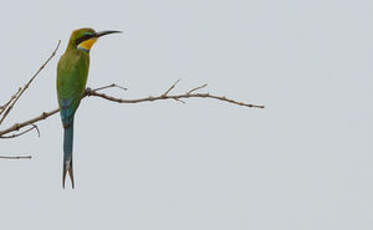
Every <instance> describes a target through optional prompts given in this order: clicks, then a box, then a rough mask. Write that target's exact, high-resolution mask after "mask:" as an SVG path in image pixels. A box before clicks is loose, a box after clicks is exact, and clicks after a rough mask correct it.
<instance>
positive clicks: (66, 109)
mask: <svg viewBox="0 0 373 230" xmlns="http://www.w3.org/2000/svg"><path fill="white" fill-rule="evenodd" d="M112 33H120V31H103V32H96V31H94V30H93V29H90V28H83V29H78V30H75V31H73V32H72V34H71V36H70V40H69V44H68V45H67V48H66V51H65V53H64V54H63V55H62V56H61V58H60V60H59V62H58V66H57V97H58V104H59V107H60V115H61V119H62V124H63V128H64V139H63V152H64V155H63V175H62V186H63V188H65V180H66V174H67V173H69V175H70V179H71V185H72V188H74V175H73V159H72V152H73V133H74V131H73V130H74V115H75V112H76V110H77V108H78V107H79V104H80V100H81V99H82V97H83V96H84V91H85V87H86V83H87V76H88V69H89V51H90V49H91V47H92V46H93V44H94V43H95V42H96V41H97V39H98V38H99V37H101V36H104V35H107V34H112Z"/></svg>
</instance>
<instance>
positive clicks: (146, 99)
mask: <svg viewBox="0 0 373 230" xmlns="http://www.w3.org/2000/svg"><path fill="white" fill-rule="evenodd" d="M87 96H96V97H101V98H104V99H106V100H109V101H113V102H117V103H126V104H134V103H141V102H153V101H159V100H168V99H173V100H176V101H177V100H180V99H182V98H196V97H199V98H213V99H216V100H220V101H225V102H228V103H232V104H235V105H239V106H245V107H250V108H258V109H264V108H265V106H264V105H255V104H248V103H244V102H239V101H235V100H233V99H229V98H226V97H225V96H215V95H210V94H209V93H191V94H187V93H185V94H176V95H166V96H165V95H164V94H162V95H161V96H158V97H151V96H150V97H143V98H138V99H122V98H116V97H112V96H108V95H106V94H103V93H97V92H94V91H92V92H90V93H89V94H88V95H87ZM0 134H1V133H0Z"/></svg>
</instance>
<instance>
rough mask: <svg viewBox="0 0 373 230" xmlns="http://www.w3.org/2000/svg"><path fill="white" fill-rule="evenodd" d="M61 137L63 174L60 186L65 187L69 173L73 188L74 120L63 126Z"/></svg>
mask: <svg viewBox="0 0 373 230" xmlns="http://www.w3.org/2000/svg"><path fill="white" fill-rule="evenodd" d="M64 133H65V134H64V139H63V153H64V154H63V175H62V187H63V188H65V180H66V174H67V173H69V176H70V179H71V185H72V188H74V174H73V137H74V121H72V122H71V124H70V125H68V126H67V127H64Z"/></svg>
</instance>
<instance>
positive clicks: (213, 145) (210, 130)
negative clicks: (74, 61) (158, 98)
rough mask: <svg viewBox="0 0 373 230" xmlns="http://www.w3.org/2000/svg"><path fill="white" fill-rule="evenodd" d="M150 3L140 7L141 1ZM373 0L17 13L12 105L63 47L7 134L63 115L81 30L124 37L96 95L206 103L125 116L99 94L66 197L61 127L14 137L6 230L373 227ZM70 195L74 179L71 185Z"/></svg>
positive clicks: (4, 204)
mask: <svg viewBox="0 0 373 230" xmlns="http://www.w3.org/2000/svg"><path fill="white" fill-rule="evenodd" d="M135 2H136V3H135ZM372 10H373V2H372V1H362V0H358V1H332V0H323V1H321V0H315V1H295V0H293V1H290V0H289V1H282V0H281V1H275V0H268V1H162V0H161V1H131V3H130V2H128V1H109V0H106V1H95V2H92V1H89V2H88V1H59V2H53V1H50V2H47V1H29V2H22V3H20V2H14V1H13V2H12V3H11V2H7V3H6V4H2V7H1V9H0V21H1V27H2V34H1V43H0V50H1V51H2V52H1V55H0V60H1V63H2V65H1V66H2V80H1V84H0V102H1V101H5V99H7V98H8V97H9V96H10V95H12V94H13V93H14V92H15V90H16V89H17V87H19V86H20V85H22V84H23V83H24V82H25V81H26V80H27V79H28V78H29V77H30V76H31V75H32V74H33V73H34V72H35V71H36V70H37V68H38V67H39V66H40V64H41V63H42V62H43V61H44V60H45V59H46V58H47V57H48V55H49V54H50V53H51V51H52V50H53V49H54V47H55V45H56V43H57V40H59V39H61V40H62V47H61V49H60V50H59V51H58V57H57V58H55V59H54V60H53V61H52V62H51V63H50V64H49V65H48V66H47V68H46V69H45V70H44V71H43V72H42V74H40V76H39V77H38V79H37V80H36V81H35V83H34V84H33V86H32V87H31V88H30V90H29V91H28V92H27V94H26V95H25V97H24V98H23V99H22V101H20V103H19V104H18V106H17V108H16V109H15V110H14V111H13V113H12V115H11V119H9V120H8V121H7V123H6V125H10V124H12V122H15V121H22V120H24V119H26V118H30V117H32V116H34V115H37V114H39V113H40V112H42V111H47V110H50V109H54V108H55V107H56V92H55V78H56V63H57V60H58V58H59V56H60V55H61V54H62V53H63V51H64V49H65V46H66V43H67V40H68V38H69V36H70V33H71V31H72V30H73V29H76V28H80V27H86V26H89V27H93V28H95V29H96V30H106V29H116V30H123V31H124V33H123V34H122V35H115V36H114V35H113V36H107V37H104V38H102V39H101V40H100V41H99V42H98V43H97V44H96V45H95V47H94V48H93V50H92V52H91V68H90V74H89V80H88V85H89V86H91V87H95V86H102V85H105V84H109V83H112V82H115V83H118V84H121V85H123V86H126V87H128V88H129V91H128V92H121V91H116V90H111V91H110V93H111V94H113V95H117V96H123V97H131V98H132V97H140V96H149V95H156V94H159V93H161V92H162V91H164V90H165V89H166V88H167V87H169V86H170V84H172V83H173V82H174V81H175V80H177V79H179V78H181V79H182V82H181V83H180V85H178V87H177V88H176V90H175V92H185V91H186V90H187V89H189V88H191V87H194V86H197V85H201V84H203V83H208V84H209V87H208V90H207V91H208V92H210V93H215V94H218V95H225V96H229V97H232V98H234V99H240V100H243V101H247V102H252V103H258V104H265V105H266V106H267V108H266V109H265V110H257V109H247V108H242V107H237V106H233V105H230V104H226V103H222V102H216V101H212V100H205V99H194V100H188V101H187V104H185V105H184V104H180V103H175V102H174V101H168V102H154V103H146V104H138V105H119V104H115V103H110V102H107V101H103V100H100V99H98V98H89V99H87V100H84V101H83V103H82V104H81V106H80V108H79V111H78V113H77V116H76V120H75V127H76V128H75V139H74V173H75V179H76V189H75V190H73V191H72V190H71V189H65V190H63V189H62V186H61V177H62V175H61V174H62V127H61V123H60V118H59V116H53V117H52V118H49V119H48V120H47V121H44V122H41V123H40V124H39V127H40V131H41V138H37V136H36V135H35V134H33V133H30V134H28V135H27V136H24V137H21V138H18V139H14V140H5V141H4V140H1V141H0V153H1V154H21V153H31V154H32V155H33V159H32V160H31V161H30V160H19V161H7V160H1V161H0V183H1V192H0V195H1V196H0V216H1V228H2V229H25V228H30V227H31V228H32V229H34V228H35V229H36V228H37V229H67V228H71V229H162V230H165V229H178V230H179V229H185V230H187V229H188V230H190V229H201V230H202V229H203V230H206V229H230V230H233V229H284V230H285V229H286V230H289V229H294V230H299V229H318V230H320V229H372V228H373V198H372V194H373V185H372V183H373V166H372V165H373V164H372V162H373V156H372V144H371V143H372V142H371V137H372V134H373V133H372V130H373V122H372V116H373V109H372V106H371V104H372V102H371V99H372V92H373V80H372V75H373V69H372V64H371V63H372V58H373V56H372V53H373V43H372V41H373V33H372V21H373V16H372ZM68 187H70V184H69V183H68Z"/></svg>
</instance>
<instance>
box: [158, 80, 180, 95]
mask: <svg viewBox="0 0 373 230" xmlns="http://www.w3.org/2000/svg"><path fill="white" fill-rule="evenodd" d="M180 81H181V79H178V80H177V81H176V82H175V83H174V84H173V85H171V87H170V88H168V89H167V90H166V92H164V93H163V94H162V96H163V97H165V96H167V94H168V93H169V92H171V90H173V89H174V88H175V86H176V84H177V83H179V82H180Z"/></svg>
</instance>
